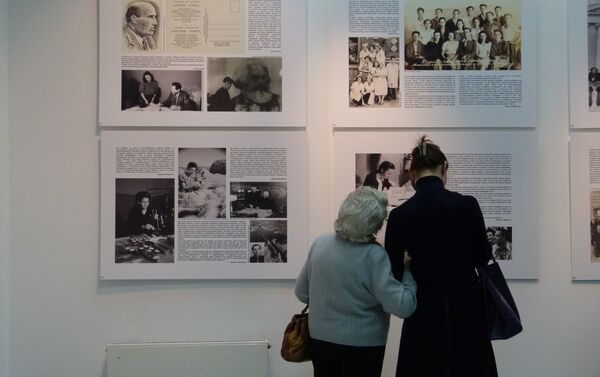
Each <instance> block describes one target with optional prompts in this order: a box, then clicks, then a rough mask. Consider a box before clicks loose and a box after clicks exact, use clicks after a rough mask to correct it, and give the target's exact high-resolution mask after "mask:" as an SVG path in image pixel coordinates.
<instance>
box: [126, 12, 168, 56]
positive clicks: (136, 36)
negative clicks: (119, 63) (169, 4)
mask: <svg viewBox="0 0 600 377" xmlns="http://www.w3.org/2000/svg"><path fill="white" fill-rule="evenodd" d="M160 22H161V17H160V7H159V6H158V4H157V3H156V2H154V1H149V0H137V1H131V0H126V1H123V18H122V21H121V29H122V31H123V49H122V52H123V53H124V54H131V53H148V52H149V53H152V52H157V50H160V49H161V47H162V45H161V39H162V36H161V25H160Z"/></svg>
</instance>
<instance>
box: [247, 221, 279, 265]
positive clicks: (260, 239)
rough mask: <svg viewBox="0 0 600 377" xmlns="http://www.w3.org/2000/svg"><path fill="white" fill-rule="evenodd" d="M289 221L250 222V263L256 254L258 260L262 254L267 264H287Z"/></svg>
mask: <svg viewBox="0 0 600 377" xmlns="http://www.w3.org/2000/svg"><path fill="white" fill-rule="evenodd" d="M287 238H288V237H287V221H286V220H250V245H259V246H260V249H259V248H257V247H255V248H254V250H252V246H251V247H250V254H249V255H250V262H252V256H253V255H254V253H255V252H256V257H257V258H256V260H257V261H259V258H258V257H259V255H260V253H261V252H262V254H263V256H264V261H265V263H287Z"/></svg>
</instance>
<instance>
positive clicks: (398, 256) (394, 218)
mask: <svg viewBox="0 0 600 377" xmlns="http://www.w3.org/2000/svg"><path fill="white" fill-rule="evenodd" d="M399 218H400V216H399V215H398V210H397V209H394V210H392V212H390V215H389V217H388V221H387V227H386V229H385V251H387V254H388V257H389V259H390V263H391V266H392V273H393V274H394V277H395V278H396V279H398V280H402V274H403V272H404V250H405V246H404V242H403V241H402V238H401V237H400V232H398V229H400V226H401V225H400V220H399Z"/></svg>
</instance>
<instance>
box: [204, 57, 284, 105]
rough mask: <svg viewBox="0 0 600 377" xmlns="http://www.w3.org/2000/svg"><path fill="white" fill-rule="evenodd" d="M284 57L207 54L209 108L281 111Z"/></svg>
mask: <svg viewBox="0 0 600 377" xmlns="http://www.w3.org/2000/svg"><path fill="white" fill-rule="evenodd" d="M281 69H282V59H281V57H263V58H259V57H254V58H208V78H207V80H208V89H207V90H208V94H207V102H208V107H207V109H208V111H239V112H244V111H252V112H280V111H281V109H282V98H281V93H282V75H281Z"/></svg>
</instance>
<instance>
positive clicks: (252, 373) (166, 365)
mask: <svg viewBox="0 0 600 377" xmlns="http://www.w3.org/2000/svg"><path fill="white" fill-rule="evenodd" d="M268 348H269V343H268V342H267V341H266V340H259V341H219V342H181V343H177V342H172V343H171V342H164V343H163V342H161V343H131V344H109V345H108V346H107V347H106V353H107V377H267V349H268Z"/></svg>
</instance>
